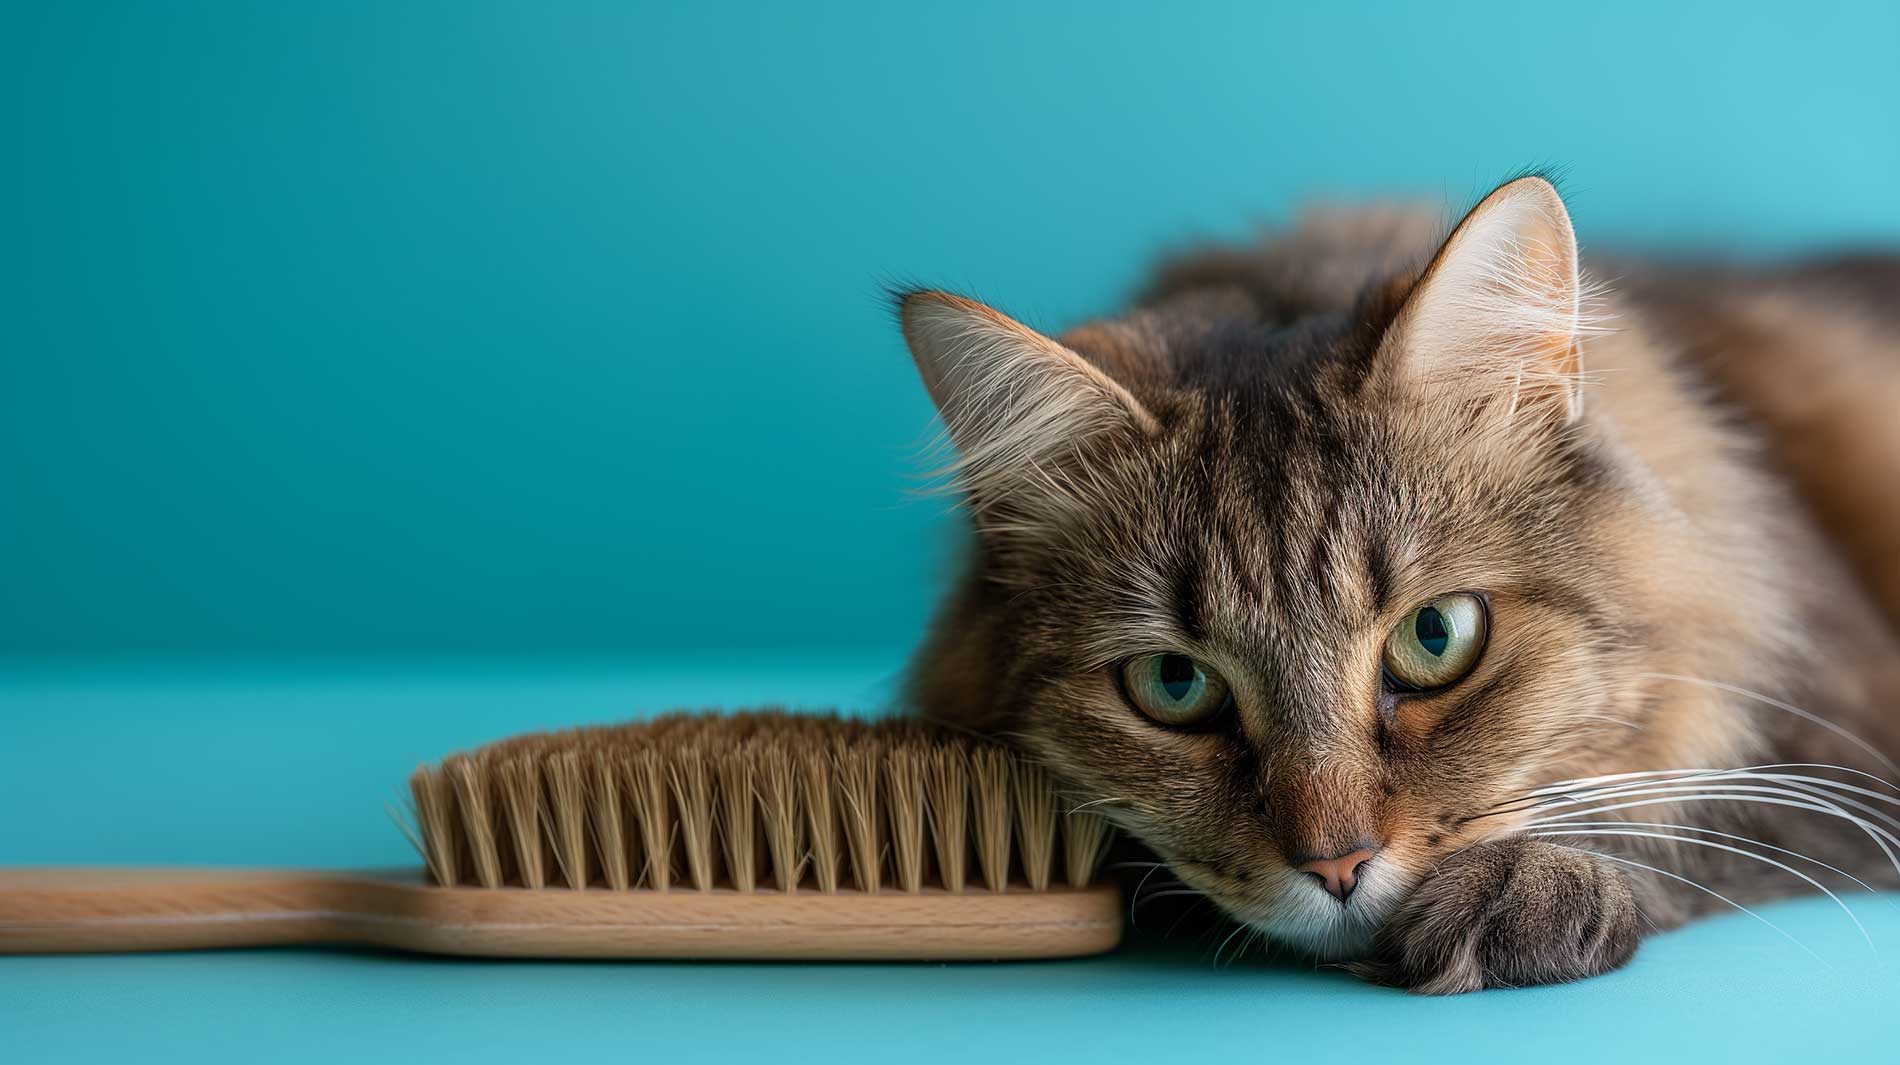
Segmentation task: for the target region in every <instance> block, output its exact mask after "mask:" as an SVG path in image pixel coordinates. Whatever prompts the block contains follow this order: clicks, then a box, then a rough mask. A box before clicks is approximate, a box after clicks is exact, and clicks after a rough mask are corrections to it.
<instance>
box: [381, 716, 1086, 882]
mask: <svg viewBox="0 0 1900 1065" xmlns="http://www.w3.org/2000/svg"><path fill="white" fill-rule="evenodd" d="M409 787H410V794H411V806H410V811H411V814H412V816H413V818H414V820H415V823H416V829H417V833H416V835H417V840H418V849H419V850H420V851H421V852H422V857H423V860H424V862H425V863H426V864H427V866H428V871H429V875H430V878H431V879H433V880H434V881H435V882H436V883H438V884H442V885H447V886H456V885H463V886H479V887H489V888H500V887H525V888H542V887H547V888H568V889H573V890H582V889H590V888H591V889H607V890H613V891H627V890H649V891H668V890H675V889H690V890H696V891H708V890H712V889H714V888H727V889H734V890H738V891H781V892H787V893H790V892H796V891H804V890H812V891H818V892H822V893H826V894H831V893H834V892H838V891H851V890H856V891H891V890H895V891H902V892H916V891H922V890H924V889H926V888H934V889H942V890H947V891H951V892H965V891H981V890H987V891H1003V890H1007V889H1009V888H1010V886H1011V885H1012V884H1013V885H1016V886H1017V887H1018V888H1021V887H1028V888H1029V889H1031V890H1036V891H1042V890H1047V889H1049V888H1050V887H1051V885H1052V883H1054V882H1055V877H1054V873H1055V871H1056V869H1057V860H1058V856H1060V858H1061V872H1062V874H1063V877H1062V879H1063V880H1065V881H1066V883H1067V884H1068V885H1069V886H1070V887H1084V886H1087V885H1088V884H1089V883H1090V882H1092V881H1093V880H1094V878H1095V875H1096V873H1097V872H1098V871H1099V868H1100V865H1101V861H1102V855H1103V853H1104V852H1105V851H1106V850H1107V845H1108V828H1107V824H1106V822H1104V821H1103V820H1102V819H1101V818H1100V817H1099V816H1097V815H1095V814H1093V813H1090V812H1087V811H1084V812H1080V813H1076V814H1071V815H1063V814H1061V812H1060V811H1061V810H1062V809H1063V808H1064V806H1063V804H1062V803H1061V802H1060V801H1059V800H1058V797H1057V795H1056V792H1055V790H1054V788H1053V787H1052V785H1051V784H1050V782H1049V778H1048V775H1047V774H1046V773H1044V772H1043V771H1042V770H1041V769H1040V768H1038V767H1035V766H1032V765H1030V764H1028V763H1027V762H1025V761H1023V760H1022V759H1021V758H1020V757H1019V756H1018V755H1016V754H1015V753H1014V752H1012V751H1010V750H1009V749H1008V748H1005V747H1002V746H1000V745H998V744H995V743H991V742H988V741H984V740H977V739H971V738H969V737H967V736H963V735H960V734H956V733H952V732H950V731H948V730H945V729H940V728H936V727H933V726H929V725H926V724H923V723H921V722H918V721H914V720H910V719H904V718H888V719H883V720H877V721H862V720H852V719H844V718H839V717H836V716H827V715H815V714H791V713H782V712H778V711H756V712H749V713H741V714H729V715H712V714H669V715H667V716H665V717H660V718H655V719H653V720H651V721H642V722H634V723H631V724H625V725H612V726H599V727H593V728H581V729H570V730H566V731H562V732H543V733H534V734H531V735H526V736H517V737H515V738H513V739H507V740H502V741H500V742H498V743H493V744H489V745H488V746H486V747H481V748H478V749H476V750H474V751H470V752H468V753H465V754H458V755H454V756H451V757H449V758H447V759H444V760H443V761H442V762H441V763H440V764H439V765H433V766H423V767H421V768H419V769H417V770H416V772H415V773H414V774H413V775H412V776H411V777H410V779H409Z"/></svg>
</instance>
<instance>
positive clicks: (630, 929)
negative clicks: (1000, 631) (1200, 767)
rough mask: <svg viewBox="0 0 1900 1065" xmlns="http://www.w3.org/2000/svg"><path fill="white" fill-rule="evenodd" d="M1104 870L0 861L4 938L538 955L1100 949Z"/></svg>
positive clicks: (112, 948)
mask: <svg viewBox="0 0 1900 1065" xmlns="http://www.w3.org/2000/svg"><path fill="white" fill-rule="evenodd" d="M1121 927H1122V922H1121V895H1120V892H1119V891H1118V890H1117V889H1116V887H1115V886H1114V885H1112V884H1103V885H1097V886H1095V887H1089V888H1084V889H1081V890H1074V889H1069V888H1052V889H1050V890H1048V891H1030V890H1028V889H1027V888H1012V889H1010V890H1008V891H1005V892H989V891H983V890H976V891H970V892H967V893H964V894H952V893H949V892H946V891H942V890H937V889H931V890H926V891H922V892H918V893H916V894H905V893H902V892H896V891H884V892H878V893H875V894H866V893H862V892H856V891H850V892H838V893H837V894H832V895H825V894H820V893H819V892H816V891H801V892H798V893H796V894H792V895H786V894H782V893H780V892H777V891H757V892H744V893H742V892H737V891H731V890H713V891H693V890H674V891H668V892H659V891H645V890H641V891H609V890H605V889H596V890H587V891H573V890H569V889H566V888H544V889H539V890H526V889H520V888H475V887H453V888H445V887H436V886H434V885H431V884H428V883H426V882H425V881H424V880H423V879H422V878H421V876H420V875H419V874H418V873H415V872H408V871H404V872H391V873H361V874H351V873H326V872H306V871H299V870H253V869H113V868H87V869H18V868H12V869H9V868H0V954H67V953H91V952H120V951H151V950H198V949H205V948H217V947H263V946H288V945H294V944H316V943H324V944H344V945H354V946H367V947H384V948H390V949H395V950H407V951H418V952H422V953H428V954H463V955H479V956H494V957H536V958H754V959H765V958H772V959H809V960H846V959H913V960H958V959H986V958H987V959H1002V958H1055V957H1074V956H1077V955H1083V954H1096V953H1100V952H1102V951H1105V950H1109V949H1111V948H1113V947H1114V946H1115V945H1116V943H1118V942H1120V940H1121Z"/></svg>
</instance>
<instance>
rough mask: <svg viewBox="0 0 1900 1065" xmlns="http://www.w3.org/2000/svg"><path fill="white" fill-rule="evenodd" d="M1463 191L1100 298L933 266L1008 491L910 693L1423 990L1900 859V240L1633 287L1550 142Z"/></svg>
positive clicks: (1364, 967)
mask: <svg viewBox="0 0 1900 1065" xmlns="http://www.w3.org/2000/svg"><path fill="white" fill-rule="evenodd" d="M1440 233H1442V230H1439V229H1437V228H1436V226H1435V223H1434V222H1433V221H1432V220H1431V219H1429V218H1427V219H1424V220H1421V219H1420V218H1419V217H1418V216H1416V215H1415V214H1412V213H1408V212H1405V211H1397V210H1361V211H1335V212H1332V213H1329V214H1320V215H1315V216H1312V217H1309V218H1308V219H1306V220H1305V221H1303V222H1302V223H1301V224H1299V225H1298V226H1296V227H1295V228H1293V229H1292V230H1291V231H1290V232H1287V233H1284V234H1280V235H1276V236H1271V237H1270V238H1269V239H1268V240H1267V241H1266V243H1265V244H1264V245H1263V246H1260V247H1253V248H1238V249H1215V250H1212V251H1205V252H1201V253H1198V254H1194V255H1190V256H1188V257H1185V258H1183V259H1179V260H1176V261H1173V262H1171V263H1169V264H1166V265H1165V266H1164V267H1163V268H1162V269H1161V270H1160V271H1159V273H1158V275H1157V276H1156V277H1155V279H1154V280H1153V282H1152V283H1151V285H1150V287H1149V288H1148V289H1147V290H1146V292H1145V294H1144V295H1142V296H1141V297H1140V298H1139V299H1138V300H1137V301H1136V302H1135V305H1134V307H1133V308H1132V309H1131V310H1129V311H1128V312H1127V313H1126V314H1123V315H1122V316H1120V317H1118V318H1114V319H1110V320H1103V321H1096V322H1090V323H1087V324H1085V325H1082V326H1079V327H1077V328H1075V329H1072V330H1070V331H1068V332H1066V333H1063V334H1061V335H1060V336H1053V337H1052V336H1047V335H1044V334H1042V333H1038V332H1036V331H1035V330H1033V329H1031V328H1029V327H1028V326H1025V325H1023V324H1021V323H1019V322H1017V321H1015V320H1013V319H1011V318H1009V317H1008V316H1006V315H1004V314H1002V313H1001V312H999V311H996V310H993V309H991V308H990V307H987V306H985V305H983V304H981V303H978V302H975V301H973V300H970V299H965V298H963V297H960V296H955V295H951V294H948V293H944V292H937V291H917V292H911V293H908V294H906V295H904V296H902V297H901V302H900V316H901V320H902V325H903V330H904V335H905V338H906V339H907V341H908V343H909V346H910V350H911V352H912V354H913V356H914V357H915V359H916V363H917V367H918V369H919V370H920V371H921V373H922V377H923V381H924V384H925V386H926V387H927V388H928V390H929V392H930V395H931V397H932V399H933V400H934V401H935V403H936V405H937V408H938V410H939V412H940V414H941V416H942V420H943V422H944V425H945V428H946V430H947V437H948V440H949V442H950V444H951V445H953V447H954V449H955V453H956V457H955V459H954V461H953V463H952V465H951V467H950V469H949V471H948V472H949V474H950V477H951V483H953V484H954V486H955V489H956V490H957V491H958V492H959V493H960V494H961V496H962V498H963V500H964V502H965V504H966V507H965V509H966V512H967V514H968V516H969V519H970V524H971V526H972V528H973V533H974V535H973V537H972V538H971V543H972V548H971V552H970V561H969V564H968V571H967V574H966V575H965V576H964V577H963V579H962V580H961V581H960V582H959V583H958V585H957V586H956V588H955V590H954V591H953V592H952V594H951V595H950V596H949V599H948V601H947V603H946V604H945V605H944V606H943V608H942V610H941V612H940V614H939V618H938V621H937V624H936V625H935V627H934V629H933V632H932V635H931V637H930V639H929V640H928V641H927V642H926V644H925V646H924V647H923V648H922V650H921V651H920V652H919V655H918V658H917V661H916V663H915V666H914V669H913V672H912V677H911V682H910V688H909V697H910V699H911V701H912V702H914V703H915V704H916V706H917V708H918V709H919V710H920V711H921V712H923V713H925V714H928V715H930V716H932V717H935V718H939V719H943V720H946V721H950V722H954V723H958V724H961V725H964V726H967V727H970V728H975V729H981V730H985V731H988V732H992V733H995V734H999V735H1005V736H1008V737H1011V738H1012V739H1013V741H1014V742H1016V743H1018V744H1020V745H1021V747H1022V748H1023V749H1024V750H1025V752H1027V753H1028V754H1029V755H1030V756H1031V757H1034V758H1036V759H1038V760H1040V761H1041V762H1043V763H1045V764H1047V765H1048V766H1049V767H1050V769H1051V770H1052V771H1053V772H1054V773H1055V774H1056V776H1057V777H1058V778H1059V779H1060V780H1061V781H1062V783H1063V784H1064V786H1065V788H1066V790H1067V792H1068V793H1069V794H1070V795H1071V796H1072V798H1073V800H1074V801H1075V802H1076V803H1078V804H1081V803H1088V804H1092V808H1094V809H1097V810H1100V811H1102V812H1103V813H1105V814H1106V815H1107V816H1108V817H1109V818H1110V819H1111V820H1113V821H1114V822H1115V823H1116V824H1117V825H1119V826H1120V827H1121V828H1123V829H1124V830H1126V831H1127V832H1128V833H1130V834H1132V835H1133V836H1134V837H1136V838H1137V839H1138V840H1140V841H1141V842H1142V843H1143V844H1145V845H1146V846H1147V847H1148V848H1151V849H1152V850H1153V851H1154V852H1155V854H1156V855H1157V856H1158V857H1159V858H1160V859H1161V860H1162V861H1163V862H1165V863H1166V866H1167V868H1168V869H1169V870H1170V871H1171V872H1172V874H1173V875H1174V876H1176V877H1178V878H1179V879H1180V880H1181V881H1183V882H1185V883H1186V885H1188V886H1189V887H1190V888H1192V889H1193V890H1195V891H1198V892H1200V893H1202V894H1203V895H1205V896H1206V897H1207V898H1208V899H1211V900H1213V901H1214V902H1215V903H1217V904H1218V906H1219V907H1220V909H1221V910H1222V911H1224V912H1225V914H1226V915H1227V916H1229V917H1231V918H1232V919H1233V920H1234V921H1236V922H1238V923H1239V924H1240V925H1241V926H1243V927H1245V928H1249V929H1251V930H1253V931H1256V932H1258V933H1262V934H1264V935H1265V936H1266V937H1268V938H1270V939H1272V940H1274V941H1277V942H1278V943H1281V944H1283V945H1286V946H1289V947H1292V948H1294V949H1297V950H1300V951H1304V952H1310V954H1312V955H1314V956H1317V957H1319V958H1323V959H1330V960H1335V961H1340V962H1345V963H1348V964H1350V965H1351V967H1352V968H1353V970H1354V971H1356V972H1358V973H1360V974H1361V975H1363V976H1365V977H1367V978H1369V979H1373V980H1377V981H1381V982H1385V983H1391V984H1395V985H1400V986H1404V987H1408V988H1412V989H1415V990H1418V991H1422V992H1429V993H1452V992H1461V991H1470V990H1475V989H1479V988H1486V987H1506V986H1518V985H1526V984H1539V983H1548V982H1553V981H1562V980H1571V979H1576V978H1580V977H1585V976H1590V975H1592V974H1596V973H1601V972H1604V971H1605V970H1609V969H1614V968H1616V967H1617V966H1619V965H1622V964H1623V963H1624V962H1626V961H1627V960H1628V959H1629V958H1630V957H1631V955H1632V953H1633V952H1634V951H1635V950H1636V947H1637V943H1638V940H1639V939H1640V938H1641V937H1642V936H1643V935H1644V934H1645V933H1647V932H1649V931H1651V930H1654V929H1661V928H1668V927H1670V926H1673V925H1677V924H1680V923H1681V922H1683V921H1686V920H1689V919H1690V918H1693V917H1695V916H1697V915H1699V914H1703V913H1707V912H1711V911H1719V910H1722V909H1724V908H1725V907H1726V906H1728V905H1747V904H1748V903H1751V902H1754V901H1757V900H1761V899H1767V898H1772V897H1775V896H1780V895H1785V894H1789V893H1792V892H1794V891H1797V890H1814V889H1815V888H1816V887H1821V886H1824V885H1831V886H1834V887H1836V888H1839V887H1849V886H1853V885H1854V884H1855V883H1857V882H1864V883H1866V884H1871V885H1875V886H1893V885H1896V884H1900V859H1897V858H1896V855H1897V854H1900V820H1897V819H1896V818H1895V816H1894V814H1895V813H1900V788H1896V787H1895V786H1894V785H1893V784H1892V783H1890V782H1891V781H1894V780H1896V779H1900V768H1897V767H1896V766H1895V763H1894V761H1893V758H1894V757H1896V756H1900V706H1897V703H1900V638H1897V637H1896V629H1895V627H1894V625H1895V621H1896V619H1900V418H1896V417H1895V416H1894V412H1897V411H1900V257H1895V256H1891V255H1864V256H1859V257H1843V258H1836V259H1832V260H1827V261H1823V262H1815V263H1808V264H1802V265H1794V266H1786V267H1779V268H1772V269H1766V268H1756V269H1715V268H1707V267H1693V266H1685V265H1670V264H1663V263H1643V262H1623V263H1614V264H1610V269H1609V270H1607V271H1606V276H1614V277H1616V278H1617V280H1616V283H1615V284H1614V286H1613V287H1611V288H1605V287H1602V286H1599V285H1596V284H1593V283H1592V281H1591V280H1589V276H1594V275H1586V274H1585V273H1583V272H1582V271H1581V270H1580V267H1579V263H1578V253H1577V243H1576V239H1575V237H1574V235H1573V232H1572V227H1571V222H1570V217H1569V213H1568V211H1567V209H1566V207H1565V205H1564V202H1563V200H1562V198H1561V197H1560V196H1559V194H1558V192H1557V190H1556V188H1555V187H1554V186H1553V185H1552V184H1551V183H1550V182H1549V181H1547V180H1545V179H1543V178H1542V177H1538V176H1530V177H1523V178H1519V179H1517V180H1514V181H1511V182H1509V183H1507V184H1505V185H1503V186H1502V187H1500V188H1498V189H1497V190H1496V191H1494V192H1492V193H1491V194H1490V195H1489V196H1487V197H1485V198H1484V199H1483V201H1482V202H1480V203H1479V204H1478V205H1477V206H1476V207H1475V208H1473V209H1472V210H1471V211H1470V212H1469V213H1468V214H1467V215H1465V217H1464V218H1463V220H1462V221H1460V222H1459V223H1458V224H1457V225H1456V226H1455V227H1453V228H1452V229H1451V231H1450V234H1449V236H1446V237H1444V239H1442V241H1441V240H1438V239H1436V238H1437V237H1438V236H1439V235H1440ZM1821 863H1825V864H1821ZM1829 866H1831V867H1834V868H1833V869H1830V868H1829Z"/></svg>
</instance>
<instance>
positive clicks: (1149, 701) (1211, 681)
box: [1122, 655, 1228, 725]
mask: <svg viewBox="0 0 1900 1065" xmlns="http://www.w3.org/2000/svg"><path fill="white" fill-rule="evenodd" d="M1122 683H1123V685H1124V686H1125V687H1126V688H1127V689H1128V699H1129V701H1130V702H1132V703H1134V704H1135V709H1137V710H1140V711H1141V712H1142V713H1144V714H1147V715H1148V716H1149V717H1151V718H1153V719H1154V720H1156V721H1159V722H1160V723H1162V724H1163V725H1192V724H1194V723H1196V722H1199V721H1205V720H1207V719H1208V718H1210V717H1213V716H1214V715H1215V714H1217V713H1219V712H1220V711H1221V709H1222V708H1223V707H1225V706H1226V705H1227V696H1228V692H1227V682H1226V681H1225V680H1222V679H1221V675H1220V674H1219V673H1216V672H1214V671H1213V670H1212V669H1210V668H1208V667H1207V666H1206V665H1205V664H1203V663H1201V662H1199V661H1196V660H1195V659H1193V658H1189V657H1188V656H1187V655H1144V656H1142V657H1141V658H1137V659H1135V660H1133V661H1131V662H1129V663H1128V664H1127V665H1125V666H1123V667H1122Z"/></svg>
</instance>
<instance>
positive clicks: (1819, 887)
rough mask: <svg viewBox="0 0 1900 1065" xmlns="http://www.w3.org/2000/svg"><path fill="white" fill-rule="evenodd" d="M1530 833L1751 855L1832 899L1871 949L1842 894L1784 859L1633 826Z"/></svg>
mask: <svg viewBox="0 0 1900 1065" xmlns="http://www.w3.org/2000/svg"><path fill="white" fill-rule="evenodd" d="M1531 835H1532V836H1534V837H1536V838H1538V839H1549V838H1553V837H1557V836H1635V837H1639V838H1642V839H1660V840H1667V841H1669V842H1673V843H1688V844H1691V845H1693V846H1697V847H1709V848H1712V849H1715V850H1720V851H1727V852H1729V853H1730V854H1739V855H1741V856H1742V857H1744V858H1752V859H1754V860H1755V861H1758V862H1761V863H1763V864H1765V865H1772V866H1774V867H1775V868H1777V869H1780V870H1781V871H1782V872H1785V873H1788V874H1789V875H1791V876H1797V877H1800V878H1801V879H1802V880H1803V881H1805V882H1806V883H1807V884H1808V885H1809V886H1810V887H1812V888H1814V889H1815V890H1816V891H1819V892H1820V893H1821V894H1823V895H1826V896H1827V897H1828V898H1830V899H1833V900H1834V905H1836V906H1839V907H1840V908H1841V912H1842V913H1845V914H1846V915H1847V919H1848V920H1850V921H1852V922H1854V927H1855V928H1857V929H1859V930H1860V936H1861V938H1862V939H1865V940H1866V941H1867V946H1868V947H1870V948H1871V947H1873V945H1874V937H1873V936H1870V935H1868V934H1867V926H1866V925H1863V924H1861V923H1860V918H1859V917H1857V916H1855V915H1854V911H1853V909H1851V908H1850V907H1849V906H1848V905H1847V903H1845V902H1842V901H1841V897H1840V896H1839V895H1836V894H1834V893H1833V892H1832V891H1829V890H1828V889H1827V885H1825V884H1823V883H1821V882H1820V881H1819V880H1816V879H1814V878H1813V877H1811V876H1809V875H1808V874H1806V873H1804V872H1802V871H1801V870H1799V869H1796V868H1795V867H1794V866H1792V865H1789V864H1788V863H1786V862H1778V861H1776V860H1775V859H1773V858H1770V857H1768V856H1767V855H1765V854H1756V853H1755V852H1753V851H1749V850H1744V849H1742V848H1741V847H1734V846H1730V845H1729V844H1727V843H1717V842H1716V841H1715V840H1712V839H1695V838H1694V837H1691V836H1678V835H1672V834H1671V833H1668V832H1645V831H1643V830H1641V829H1633V828H1631V829H1610V828H1598V829H1590V828H1563V829H1542V830H1539V831H1536V832H1532V833H1531Z"/></svg>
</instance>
